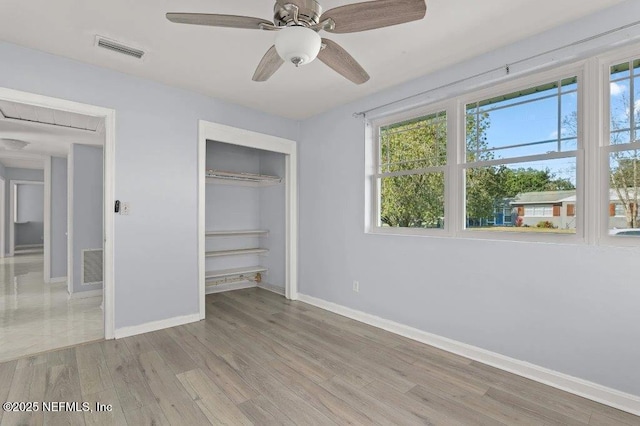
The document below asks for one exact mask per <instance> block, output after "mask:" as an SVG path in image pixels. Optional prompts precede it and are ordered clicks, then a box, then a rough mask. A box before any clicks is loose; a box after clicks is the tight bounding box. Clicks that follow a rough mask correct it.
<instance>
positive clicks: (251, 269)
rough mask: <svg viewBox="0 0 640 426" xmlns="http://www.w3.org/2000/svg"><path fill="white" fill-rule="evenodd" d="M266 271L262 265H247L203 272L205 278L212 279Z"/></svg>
mask: <svg viewBox="0 0 640 426" xmlns="http://www.w3.org/2000/svg"><path fill="white" fill-rule="evenodd" d="M264 272H267V268H265V267H264V266H248V267H244V268H233V269H220V270H218V271H208V272H206V273H205V279H207V280H213V279H216V278H225V277H235V276H243V275H253V274H258V273H264Z"/></svg>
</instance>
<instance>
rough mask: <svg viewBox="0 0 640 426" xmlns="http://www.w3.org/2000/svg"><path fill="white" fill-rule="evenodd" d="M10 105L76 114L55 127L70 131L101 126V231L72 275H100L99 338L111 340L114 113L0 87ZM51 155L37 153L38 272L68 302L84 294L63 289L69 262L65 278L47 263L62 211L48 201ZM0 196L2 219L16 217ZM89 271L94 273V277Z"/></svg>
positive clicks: (1, 101)
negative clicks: (40, 208)
mask: <svg viewBox="0 0 640 426" xmlns="http://www.w3.org/2000/svg"><path fill="white" fill-rule="evenodd" d="M9 103H16V104H20V105H24V106H25V107H28V108H32V109H35V110H37V111H45V110H54V111H60V112H61V113H62V114H63V115H66V116H68V117H72V118H74V120H75V119H78V120H80V122H81V123H80V124H77V123H76V122H71V123H65V124H64V125H60V126H59V127H67V128H68V129H71V130H73V131H81V130H83V129H82V127H83V126H85V124H84V123H94V124H96V125H99V126H101V133H102V135H103V136H102V137H103V141H104V142H103V146H100V148H99V151H100V163H99V166H98V167H99V169H100V170H101V171H102V170H104V173H102V172H101V173H100V180H101V182H100V186H101V188H102V187H103V188H104V190H103V191H102V195H101V196H100V200H99V201H100V206H99V210H100V211H99V213H100V219H99V222H100V223H99V229H98V231H97V232H98V234H97V235H98V236H97V240H96V239H95V238H94V239H93V242H92V243H91V244H92V247H91V250H89V249H86V250H85V249H83V250H82V251H81V253H80V255H79V256H80V259H84V260H79V261H77V262H74V263H75V265H74V270H75V269H77V270H78V272H77V274H76V275H79V277H77V278H78V279H80V280H84V278H85V277H90V278H91V277H92V276H93V277H96V276H98V275H99V276H100V277H102V278H101V279H100V281H102V282H103V284H101V287H102V289H100V290H99V296H101V297H100V300H101V303H100V304H102V306H98V307H99V310H100V319H99V321H100V329H101V330H102V331H101V335H100V338H106V339H113V338H114V311H115V302H114V280H113V274H114V272H113V234H114V218H113V215H112V214H111V213H112V206H113V200H114V196H113V190H114V174H115V170H114V157H115V111H114V110H111V109H107V108H102V107H96V106H92V105H86V104H80V103H76V102H71V101H66V100H62V99H57V98H51V97H46V96H41V95H36V94H31V93H26V92H20V91H16V90H12V89H6V88H0V105H7V104H9ZM1 120H2V121H4V120H8V121H10V122H11V123H12V124H19V121H20V119H19V118H13V117H8V115H7V114H5V115H3V117H1ZM23 121H28V120H26V119H24V120H23ZM98 123H99V124H98ZM32 124H33V123H32ZM35 124H36V125H40V126H41V129H40V130H41V131H42V132H44V131H46V129H47V126H46V124H52V123H43V122H38V123H35ZM43 129H44V130H43ZM71 130H70V131H71ZM84 130H86V129H84ZM78 145H79V146H81V145H82V144H81V143H80V144H78ZM82 148H84V147H82ZM25 151H26V150H25ZM10 154H11V158H12V161H14V162H16V163H20V162H23V161H27V160H33V158H29V159H27V158H26V156H25V153H24V152H19V153H10ZM83 155H84V152H83ZM52 159H54V156H52V155H50V154H47V153H45V154H43V155H40V157H39V161H41V162H42V164H43V167H42V168H43V169H44V174H45V179H44V182H43V183H44V198H45V205H44V241H42V248H43V250H44V252H45V255H44V268H42V267H41V269H42V271H41V272H40V274H41V276H43V280H44V282H45V283H46V284H48V286H45V287H44V288H45V290H46V291H50V290H52V289H54V288H56V289H57V287H58V286H60V287H61V288H63V291H64V294H65V297H67V298H68V299H69V300H71V299H72V298H74V299H75V298H77V299H82V297H71V296H70V295H69V294H68V292H67V289H68V286H67V280H68V279H69V278H70V277H71V276H73V272H72V270H70V269H69V270H67V266H66V265H65V266H64V271H65V272H66V274H67V275H68V276H63V277H61V276H59V275H62V273H58V272H56V271H55V267H54V265H52V264H51V262H52V259H53V258H55V254H56V253H57V254H59V253H60V249H59V248H58V246H56V245H55V238H54V240H53V241H52V236H53V234H54V232H53V229H52V221H56V213H58V212H59V211H60V204H59V203H58V204H57V205H55V203H54V205H53V206H52V203H51V200H52V194H51V190H52V187H51V179H52V176H53V174H54V172H53V171H52V165H51V161H52ZM57 159H58V160H60V158H57ZM62 160H65V164H66V158H63V159H62ZM57 166H59V164H57V163H56V164H54V166H53V167H54V168H55V167H57ZM14 167H18V166H14ZM58 168H59V167H58ZM0 170H2V168H1V167H0ZM64 173H65V175H66V166H65V171H64ZM5 179H6V178H5ZM8 182H9V180H8V179H7V180H6V181H5V185H1V183H2V180H0V186H1V187H2V188H0V191H2V190H4V189H5V186H6V184H7V183H8ZM14 184H15V185H14ZM23 184H25V183H24V182H13V183H11V184H10V185H9V186H10V188H9V189H14V191H15V192H16V193H19V192H20V189H19V188H20V185H23ZM40 185H42V183H40ZM64 186H65V189H66V188H67V181H66V176H65V177H64ZM0 195H1V194H0ZM6 195H8V194H5V196H6ZM0 198H1V199H2V200H0V219H3V218H2V214H3V212H5V211H7V210H9V212H8V213H9V214H12V213H13V216H17V214H16V213H18V212H16V211H15V209H14V208H9V209H2V208H1V207H2V205H1V203H2V201H4V200H5V197H0ZM6 198H9V201H11V200H14V201H15V196H14V195H9V197H6ZM64 203H65V207H66V203H67V201H66V200H65V201H64ZM5 207H9V206H8V205H6V206H5ZM9 214H7V215H5V218H4V219H6V220H7V221H11V225H9V233H12V234H13V236H9V235H7V234H8V233H5V232H2V231H3V230H0V252H1V253H2V254H5V253H6V254H10V251H11V250H10V249H11V248H13V246H14V244H15V243H17V242H18V241H17V240H16V237H17V236H18V234H19V233H20V232H19V230H16V229H14V228H15V227H20V226H22V224H21V223H20V221H18V223H17V224H15V223H14V222H15V218H14V220H11V218H9V217H7V216H9ZM81 215H82V214H81ZM58 216H59V215H58ZM64 221H65V222H66V215H65V218H64ZM2 223H5V221H2ZM63 227H64V228H63V229H58V234H62V236H63V238H66V237H67V236H68V237H69V240H70V241H73V240H72V234H73V228H71V227H69V229H67V226H66V223H65V224H63ZM12 229H13V232H11V231H12ZM3 234H4V235H3ZM65 234H68V235H65ZM3 237H4V238H3ZM59 237H60V235H58V240H59ZM3 239H4V244H2V242H3V241H2V240H3ZM9 240H13V241H9ZM94 246H95V247H94ZM65 251H66V249H65ZM14 254H15V250H14ZM76 257H78V256H76ZM85 258H86V259H85ZM9 261H10V259H4V260H3V262H9ZM12 261H13V262H14V264H13V265H10V266H6V267H7V268H12V270H13V269H16V268H17V266H16V264H15V263H16V260H15V259H13V260H12ZM64 262H65V263H66V256H65V260H64ZM57 263H59V262H57ZM7 265H8V264H7ZM92 265H98V266H99V268H98V269H91V268H92ZM52 268H53V269H52ZM91 272H93V275H92V273H91ZM85 281H86V280H85ZM95 281H97V280H94V281H92V280H91V279H89V281H87V282H86V283H84V281H83V283H84V284H89V285H91V284H94V283H95ZM85 289H89V288H88V287H86V288H84V289H83V290H85ZM86 293H90V292H86ZM94 295H96V291H94ZM2 302H3V304H5V306H7V303H14V302H17V298H14V300H4V301H2ZM77 303H78V304H82V303H84V302H82V301H79V302H77ZM14 304H15V303H14ZM81 321H82V320H81ZM1 333H2V329H0V334H1Z"/></svg>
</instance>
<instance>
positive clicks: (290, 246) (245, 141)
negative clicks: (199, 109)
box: [198, 120, 298, 319]
mask: <svg viewBox="0 0 640 426" xmlns="http://www.w3.org/2000/svg"><path fill="white" fill-rule="evenodd" d="M207 140H212V141H216V142H224V143H228V144H232V145H239V146H244V147H248V148H256V149H261V150H265V151H271V152H277V153H281V154H284V155H285V182H286V213H285V216H286V217H285V224H286V225H285V227H286V238H285V241H286V247H285V262H286V266H285V271H286V282H285V297H286V298H287V299H290V300H297V299H298V169H297V165H298V158H297V145H296V142H295V141H292V140H289V139H283V138H279V137H276V136H271V135H266V134H262V133H256V132H252V131H249V130H245V129H239V128H236V127H230V126H225V125H223V124H217V123H211V122H209V121H204V120H200V121H199V122H198V282H199V287H198V290H199V302H200V319H204V318H205V291H206V282H205V232H206V228H205V204H206V203H205V195H206V191H205V188H206V157H207Z"/></svg>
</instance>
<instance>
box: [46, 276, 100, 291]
mask: <svg viewBox="0 0 640 426" xmlns="http://www.w3.org/2000/svg"><path fill="white" fill-rule="evenodd" d="M66 282H67V277H56V278H51V279H50V280H49V284H56V283H66ZM101 291H102V290H101Z"/></svg>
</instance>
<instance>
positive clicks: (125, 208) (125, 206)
mask: <svg viewBox="0 0 640 426" xmlns="http://www.w3.org/2000/svg"><path fill="white" fill-rule="evenodd" d="M130 213H131V205H130V204H129V203H124V202H123V203H122V204H121V205H120V214H121V215H124V216H128V215H129V214H130Z"/></svg>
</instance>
